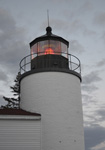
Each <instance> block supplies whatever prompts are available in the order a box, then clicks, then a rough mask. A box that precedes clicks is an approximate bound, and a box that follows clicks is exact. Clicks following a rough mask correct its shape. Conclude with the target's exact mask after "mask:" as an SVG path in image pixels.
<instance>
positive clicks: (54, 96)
mask: <svg viewBox="0 0 105 150" xmlns="http://www.w3.org/2000/svg"><path fill="white" fill-rule="evenodd" d="M68 47H69V42H68V41H66V40H65V39H63V38H62V37H59V36H56V35H54V34H52V28H51V27H49V26H48V27H47V28H46V34H45V35H43V36H41V37H38V38H36V39H35V40H33V41H32V42H31V43H30V49H31V53H30V55H28V56H26V57H24V58H23V59H22V60H21V62H20V70H21V78H20V91H21V95H20V96H21V101H20V108H21V109H23V110H25V111H28V112H32V113H39V114H41V137H40V142H41V150H84V132H83V114H82V102H81V87H80V83H81V66H80V61H79V59H78V58H77V57H76V56H74V55H71V54H69V52H68ZM30 128H31V127H30Z"/></svg>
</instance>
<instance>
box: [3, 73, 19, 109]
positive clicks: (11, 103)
mask: <svg viewBox="0 0 105 150" xmlns="http://www.w3.org/2000/svg"><path fill="white" fill-rule="evenodd" d="M19 78H20V72H19V73H18V75H17V76H16V79H15V80H14V82H15V84H14V86H11V87H10V88H11V89H12V91H11V92H13V97H11V98H9V97H5V96H3V99H4V100H5V101H6V102H7V104H6V105H5V106H1V108H14V109H19V107H20V86H19Z"/></svg>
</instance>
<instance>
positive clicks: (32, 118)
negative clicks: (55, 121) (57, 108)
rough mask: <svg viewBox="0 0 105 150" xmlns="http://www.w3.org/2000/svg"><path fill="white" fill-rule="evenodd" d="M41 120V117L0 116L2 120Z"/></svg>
mask: <svg viewBox="0 0 105 150" xmlns="http://www.w3.org/2000/svg"><path fill="white" fill-rule="evenodd" d="M8 119H9V120H41V116H27V115H0V120H8Z"/></svg>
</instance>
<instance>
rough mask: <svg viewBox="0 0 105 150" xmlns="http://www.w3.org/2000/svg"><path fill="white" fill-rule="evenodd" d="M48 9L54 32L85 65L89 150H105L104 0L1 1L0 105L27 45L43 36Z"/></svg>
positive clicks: (85, 117)
mask: <svg viewBox="0 0 105 150" xmlns="http://www.w3.org/2000/svg"><path fill="white" fill-rule="evenodd" d="M47 9H49V16H50V26H51V27H52V29H53V33H54V34H56V35H59V36H62V37H63V38H65V39H66V40H68V41H69V43H70V47H69V51H70V53H71V54H73V55H75V56H77V57H78V58H79V59H80V60H81V64H82V84H81V87H82V102H83V112H84V130H85V147H86V150H105V96H104V95H105V92H104V91H105V0H0V104H4V101H3V99H2V96H3V95H5V96H12V94H11V92H10V88H9V86H11V85H13V84H14V82H13V81H14V79H15V76H16V74H17V72H18V71H19V65H18V64H19V62H20V60H21V59H22V58H23V57H24V56H25V55H28V54H29V52H30V48H29V43H30V42H31V41H32V40H33V39H35V38H36V37H37V36H40V35H43V34H45V29H46V27H47Z"/></svg>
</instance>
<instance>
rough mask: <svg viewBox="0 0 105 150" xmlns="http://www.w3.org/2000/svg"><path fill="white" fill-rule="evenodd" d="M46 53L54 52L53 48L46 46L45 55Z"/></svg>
mask: <svg viewBox="0 0 105 150" xmlns="http://www.w3.org/2000/svg"><path fill="white" fill-rule="evenodd" d="M47 54H54V51H53V49H51V48H47V49H46V50H45V55H47Z"/></svg>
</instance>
